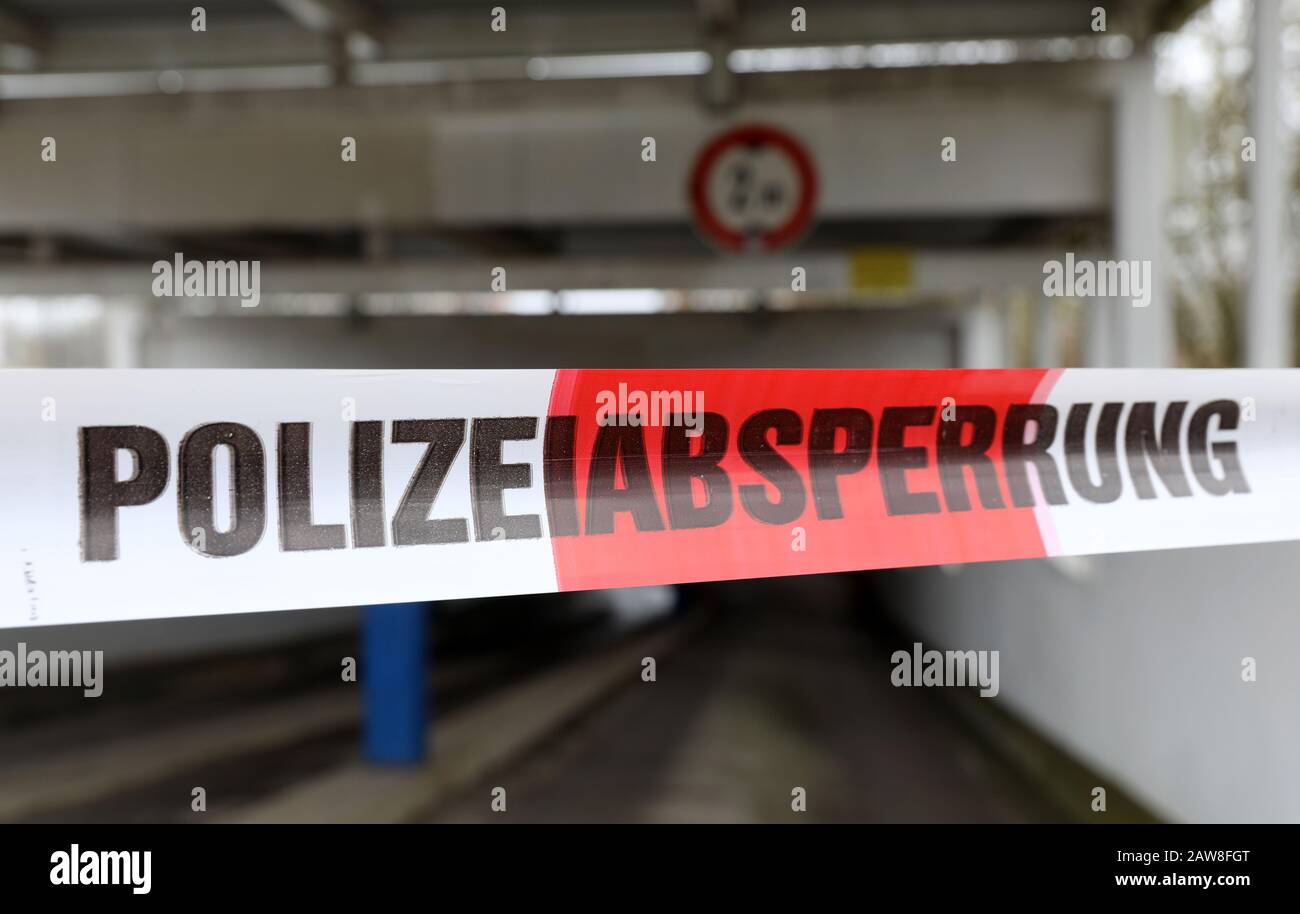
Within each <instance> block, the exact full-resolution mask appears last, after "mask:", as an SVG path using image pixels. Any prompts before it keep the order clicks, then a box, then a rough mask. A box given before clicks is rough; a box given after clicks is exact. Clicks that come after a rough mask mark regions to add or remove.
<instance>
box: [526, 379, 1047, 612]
mask: <svg viewBox="0 0 1300 914" xmlns="http://www.w3.org/2000/svg"><path fill="white" fill-rule="evenodd" d="M1057 376H1058V374H1057V373H1049V372H1046V371H1042V370H1015V371H960V370H951V371H870V370H864V371H842V370H752V371H751V370H747V371H727V370H710V371H695V370H691V371H672V370H646V371H620V370H561V371H559V372H557V374H556V379H555V385H554V388H553V390H552V396H551V406H550V412H551V415H552V416H575V417H577V423H576V428H577V432H576V441H575V445H576V446H575V448H574V453H575V455H576V456H575V460H574V467H573V469H574V479H575V491H576V499H575V500H576V505H577V517H578V519H579V528H580V530H581V532H580V533H579V534H577V535H573V536H557V537H554V538H553V539H552V544H553V548H554V552H555V566H556V575H557V580H558V583H559V587H560V589H561V590H583V589H589V588H603V587H631V586H639V585H644V584H656V583H669V582H687V581H705V580H727V579H736V578H754V577H769V576H775V575H791V574H815V573H821V572H831V571H846V570H857V569H870V568H889V567H902V566H910V565H928V564H946V563H959V562H978V561H991V560H999V559H1012V558H1033V557H1041V556H1043V555H1045V554H1046V551H1045V549H1044V544H1043V538H1042V536H1041V535H1040V533H1039V528H1038V524H1037V522H1036V520H1035V515H1034V509H1033V508H1031V507H1025V508H1018V507H1014V506H1013V505H1012V502H1011V499H1010V497H1009V493H1008V491H1007V487H1006V482H1005V479H1004V477H1003V475H1002V472H1001V458H1002V447H1001V438H1000V435H1001V430H1000V427H999V432H998V436H997V437H996V438H995V440H994V443H993V444H992V446H991V447H990V448H989V449H988V450H987V452H986V453H987V456H988V457H989V458H990V459H991V460H992V461H993V466H994V468H995V469H996V470H997V473H996V479H997V488H998V490H999V491H1000V494H1001V499H1002V502H1003V504H1004V506H1003V507H999V508H994V507H986V506H985V505H984V503H983V501H982V496H983V495H984V494H986V493H984V492H981V491H980V488H979V486H978V485H977V484H976V481H975V477H974V472H973V471H972V470H971V469H970V468H969V467H968V468H965V469H962V470H961V472H960V475H961V479H962V485H963V486H964V490H965V492H966V493H968V500H969V508H968V509H967V510H960V509H958V510H954V509H953V505H952V503H951V502H950V501H949V500H947V499H946V498H945V496H946V494H947V490H945V488H944V487H943V485H942V484H941V479H940V471H939V468H938V466H937V460H936V447H937V445H936V441H937V435H938V430H939V427H940V421H941V418H942V410H943V409H944V406H945V405H950V406H953V407H964V406H971V405H977V406H981V407H989V408H991V409H992V410H993V411H995V412H996V413H997V415H998V416H999V417H1001V416H1004V415H1005V413H1006V409H1007V407H1008V406H1010V405H1011V404H1017V403H1020V404H1024V403H1034V402H1043V400H1045V399H1046V397H1047V395H1048V393H1049V392H1050V389H1051V386H1052V384H1053V382H1054V381H1055V378H1056V377H1057ZM620 385H626V387H625V388H623V389H622V393H626V394H628V396H627V397H623V398H622V400H627V399H629V398H630V396H631V395H632V394H634V393H636V392H642V393H644V394H646V395H647V396H649V397H653V396H654V394H656V393H657V392H663V393H668V394H677V395H678V396H679V397H681V396H684V395H686V394H689V395H690V397H691V400H690V401H686V402H691V403H692V406H694V405H695V403H694V401H695V399H696V398H698V397H700V396H702V398H703V411H704V412H706V413H712V414H717V415H718V416H721V417H722V418H723V419H724V420H725V422H726V450H725V454H724V456H723V457H722V459H721V460H720V462H719V463H718V466H719V467H720V468H721V469H722V470H724V471H725V473H726V482H725V488H727V489H728V490H729V498H730V503H731V510H730V513H729V514H728V515H727V516H726V519H725V520H724V521H722V522H721V523H720V524H718V525H716V526H707V527H701V528H695V529H674V528H673V526H672V524H671V522H670V519H669V511H668V509H667V506H666V502H665V480H664V475H665V470H664V460H663V450H664V440H665V431H666V430H665V428H664V426H663V425H662V424H659V425H643V426H640V427H639V428H638V429H637V430H635V431H630V432H628V433H629V434H632V435H637V434H640V435H641V436H642V438H643V440H644V445H645V451H646V458H647V459H646V463H647V464H648V468H649V475H650V478H651V481H652V483H653V486H652V488H653V492H654V502H655V508H656V509H657V512H658V517H659V518H660V519H661V520H662V525H663V529H660V530H638V529H637V527H636V525H635V524H634V519H633V516H632V514H631V513H630V512H627V511H620V512H617V513H616V514H615V516H614V524H613V528H614V529H613V532H610V533H591V532H589V530H588V520H589V517H588V508H589V504H588V493H589V491H590V489H589V486H590V484H591V475H592V473H591V471H592V466H593V462H592V455H593V453H594V448H595V446H596V440H597V436H598V434H599V433H600V431H601V426H600V424H598V421H597V416H598V411H599V410H600V408H601V406H602V404H606V405H607V404H609V403H610V402H611V399H615V400H618V399H620V393H621V391H620ZM948 398H950V399H948ZM898 407H916V408H920V409H921V410H924V409H926V408H929V409H931V410H933V421H931V422H930V423H928V424H921V425H914V426H912V427H909V428H907V429H906V430H905V432H903V436H902V444H901V447H902V448H920V447H923V448H925V449H926V451H927V457H926V460H925V465H924V466H922V467H918V468H914V469H902V470H895V471H894V472H893V473H892V477H893V479H894V481H895V482H897V480H898V479H899V478H902V479H904V480H905V484H906V487H907V489H908V491H909V492H910V493H922V495H924V493H933V497H934V499H935V500H936V502H937V504H938V505H939V510H938V512H937V513H911V514H900V513H895V514H891V513H890V512H889V510H888V509H887V502H886V497H885V493H884V489H883V480H882V475H881V472H880V471H881V456H882V452H881V450H880V447H879V445H880V441H881V434H882V421H881V420H882V417H883V416H884V413H885V410H886V409H887V408H898ZM772 409H785V410H791V411H793V413H795V414H797V416H798V420H799V422H798V427H799V435H798V443H795V444H789V445H776V444H775V443H774V442H775V432H769V433H768V434H766V436H765V438H766V441H767V443H768V445H769V446H771V447H772V448H773V449H774V450H775V451H776V452H777V453H779V454H780V455H781V456H782V457H784V459H785V461H787V462H788V463H789V464H790V465H791V466H792V467H793V469H794V470H795V471H796V473H797V476H798V479H799V481H800V484H801V485H802V487H803V490H804V495H805V501H804V504H803V508H802V511H801V512H800V513H799V514H798V516H796V517H794V518H793V519H791V520H789V522H782V523H765V522H763V521H761V520H759V519H756V518H755V517H754V516H752V514H751V513H750V512H749V511H747V510H746V507H745V506H744V504H743V503H742V499H741V498H740V496H739V490H740V487H742V486H764V487H765V489H764V491H765V492H766V493H767V494H768V496H769V497H770V499H771V500H773V501H775V500H778V490H777V488H776V486H775V485H774V484H773V483H771V482H770V481H769V479H768V478H767V477H766V476H765V475H764V474H761V473H760V472H758V470H756V469H755V468H754V466H752V465H751V464H750V462H748V461H747V460H746V459H745V457H744V456H742V454H741V452H740V447H739V437H740V431H741V429H742V427H743V426H744V424H745V423H746V421H747V420H749V419H750V418H751V417H753V416H754V415H755V414H757V413H759V412H761V411H764V410H772ZM835 409H853V410H864V411H866V413H867V414H869V416H870V418H871V433H870V438H871V447H870V453H869V457H868V460H867V463H866V465H865V466H864V467H863V468H861V469H860V470H856V471H853V472H849V473H844V474H843V475H839V476H838V477H837V478H836V480H835V485H834V487H833V491H834V492H835V493H837V500H838V509H839V510H838V513H839V514H840V515H841V516H839V517H838V518H834V517H828V516H824V515H826V514H834V513H836V512H835V511H834V510H833V506H832V505H830V504H829V503H823V504H822V506H821V507H822V508H823V509H824V510H822V511H820V512H819V507H818V502H817V500H816V499H815V498H814V495H813V488H814V487H813V483H812V479H813V473H812V469H811V467H810V451H809V436H810V430H811V427H812V424H813V420H814V412H815V411H817V410H822V411H826V410H835ZM916 415H918V414H913V418H915V416H916ZM650 418H652V419H653V418H655V417H653V416H651V417H650ZM660 418H662V417H660ZM823 418H824V417H823ZM615 421H618V420H617V416H615ZM711 421H715V424H716V420H711ZM965 433H966V434H967V436H968V437H969V435H971V434H973V429H971V428H969V427H968V428H967V429H966V430H965ZM847 434H848V433H847V431H839V432H837V433H836V435H835V438H834V445H833V447H834V448H835V449H843V448H844V447H845V443H846V439H847ZM688 440H689V441H690V442H691V444H690V453H691V454H699V453H700V452H701V449H702V447H703V441H704V438H703V437H694V438H690V439H688ZM752 453H753V452H752V450H751V454H752ZM899 453H900V451H899V450H898V448H888V447H887V448H886V450H885V452H884V456H885V458H886V461H887V462H888V461H890V460H891V459H896V458H897V457H898V456H899ZM911 456H912V457H913V458H915V457H916V454H915V453H913V454H912V455H911ZM619 459H620V460H621V459H622V458H621V457H620V458H619ZM609 462H610V461H608V460H607V461H606V463H607V464H608V463H609ZM821 466H822V470H821V471H820V473H819V476H820V478H821V480H822V483H823V486H822V491H823V492H824V493H825V492H826V491H827V487H826V485H825V482H826V479H827V476H828V472H827V471H826V469H825V464H824V463H822V464H821ZM615 476H616V479H617V484H618V485H619V486H621V487H626V485H627V482H628V480H627V477H626V474H625V472H624V470H623V468H622V466H620V467H619V469H618V471H617V472H616V474H615ZM714 479H715V484H716V483H717V480H718V477H717V475H716V474H715V477H714ZM689 485H690V491H691V493H692V498H693V500H694V503H695V504H696V505H697V506H698V505H704V504H707V503H709V502H710V500H711V499H712V498H714V497H719V498H720V497H722V495H721V494H720V493H719V492H717V491H716V490H715V491H714V492H713V493H710V492H709V491H708V490H707V489H706V487H705V485H704V484H703V483H702V482H701V481H700V480H698V479H697V480H689ZM952 485H953V481H952V479H951V478H950V479H949V486H950V487H951V486H952ZM677 491H678V492H679V495H680V492H681V491H682V488H681V484H680V481H679V483H678V487H677ZM756 492H757V490H754V489H750V490H749V493H750V498H751V499H753V498H754V497H755V495H756ZM788 504H790V505H793V504H797V500H794V501H791V502H789V503H788ZM819 513H820V514H822V515H823V516H819ZM646 516H648V515H646Z"/></svg>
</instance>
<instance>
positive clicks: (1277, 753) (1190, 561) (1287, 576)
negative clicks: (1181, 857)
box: [883, 543, 1300, 822]
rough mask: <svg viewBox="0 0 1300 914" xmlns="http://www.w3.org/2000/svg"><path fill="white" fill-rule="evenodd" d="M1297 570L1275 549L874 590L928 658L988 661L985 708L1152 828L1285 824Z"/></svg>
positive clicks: (1298, 750) (900, 576)
mask: <svg viewBox="0 0 1300 914" xmlns="http://www.w3.org/2000/svg"><path fill="white" fill-rule="evenodd" d="M1297 568H1300V544H1297V543H1281V544H1270V545H1254V546H1232V547H1220V548H1213V549H1192V550H1184V551H1169V552H1149V553H1138V554H1129V555H1115V556H1098V557H1090V558H1084V559H1071V560H1059V559H1047V560H1042V561H1030V562H1001V563H989V564H983V565H968V566H963V567H961V568H954V569H945V570H940V569H914V570H904V571H891V572H884V573H883V574H884V575H885V582H886V587H887V592H888V593H889V594H890V597H891V605H892V607H893V609H894V611H895V612H896V614H897V615H898V617H899V619H900V621H901V622H902V623H903V625H904V626H906V627H909V628H910V629H911V630H912V631H915V632H917V633H918V635H919V636H920V640H921V641H922V642H923V643H925V644H926V645H927V647H929V646H933V647H936V648H941V649H943V648H952V649H962V650H967V649H974V650H981V649H996V650H999V651H1001V655H1000V658H999V659H1000V663H1001V669H1000V675H1001V685H1002V688H1001V693H1000V695H999V696H998V698H997V699H995V700H997V701H999V702H1004V703H1005V705H1006V706H1007V707H1008V708H1009V709H1010V710H1012V711H1014V712H1015V713H1016V714H1018V715H1020V716H1021V717H1022V718H1023V719H1025V720H1027V721H1029V722H1030V723H1032V724H1034V725H1035V726H1037V727H1039V728H1041V730H1042V732H1044V733H1045V734H1047V735H1048V736H1049V737H1050V738H1052V739H1054V740H1055V741H1056V742H1057V743H1058V744H1059V745H1061V746H1063V747H1065V748H1066V749H1067V750H1069V751H1070V752H1072V753H1073V754H1075V755H1076V756H1077V757H1078V758H1080V759H1082V760H1084V761H1085V762H1087V763H1088V764H1090V765H1092V766H1093V767H1094V768H1095V769H1097V770H1099V771H1100V772H1102V773H1103V774H1104V775H1107V776H1110V777H1113V778H1115V779H1116V780H1117V781H1118V782H1119V783H1122V784H1123V785H1124V786H1125V787H1127V788H1129V789H1130V790H1131V791H1132V792H1133V793H1134V794H1135V795H1136V796H1138V797H1139V798H1140V799H1141V800H1143V801H1145V802H1146V803H1147V804H1148V805H1149V807H1150V808H1151V809H1152V810H1153V811H1155V812H1156V813H1158V814H1161V815H1164V816H1167V817H1169V818H1172V819H1174V820H1185V821H1211V822H1221V821H1229V822H1274V821H1289V822H1294V821H1296V820H1300V779H1298V778H1297V777H1296V772H1297V771H1298V770H1300V727H1297V721H1300V665H1297V664H1296V662H1295V652H1296V645H1297V644H1300V613H1297V612H1296V598H1295V594H1296V592H1297V583H1300V582H1298V580H1297V579H1298V578H1300V573H1297V570H1296V569H1297ZM902 646H904V645H900V647H902ZM1244 657H1254V658H1255V660H1256V662H1257V664H1258V681H1256V682H1253V683H1247V682H1243V681H1242V679H1241V671H1242V667H1241V662H1242V658H1244ZM1106 783H1108V782H1107V781H1103V783H1102V785H1101V786H1105V784H1106ZM1089 799H1090V798H1089V797H1087V796H1081V797H1079V799H1078V802H1079V803H1080V804H1081V806H1082V804H1086V803H1088V802H1089ZM1083 808H1085V809H1086V808H1087V807H1086V806H1083Z"/></svg>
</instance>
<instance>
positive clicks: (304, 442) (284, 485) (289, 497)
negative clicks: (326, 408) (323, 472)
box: [277, 422, 348, 552]
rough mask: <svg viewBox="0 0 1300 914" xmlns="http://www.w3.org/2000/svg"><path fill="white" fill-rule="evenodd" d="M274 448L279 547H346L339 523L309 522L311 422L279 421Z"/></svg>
mask: <svg viewBox="0 0 1300 914" xmlns="http://www.w3.org/2000/svg"><path fill="white" fill-rule="evenodd" d="M277 452H278V459H277V463H278V465H279V477H278V478H279V483H280V485H279V493H278V494H279V499H280V548H281V549H282V550H284V551H285V552H307V551H311V550H315V549H344V548H346V547H347V544H348V542H347V533H346V532H345V530H344V528H343V525H342V524H317V523H313V522H312V507H311V501H312V498H311V423H310V422H281V423H280V440H279V445H278V447H277Z"/></svg>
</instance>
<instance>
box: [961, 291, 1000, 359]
mask: <svg viewBox="0 0 1300 914" xmlns="http://www.w3.org/2000/svg"><path fill="white" fill-rule="evenodd" d="M957 335H958V339H957V365H958V367H959V368H1006V367H1007V352H1006V322H1005V315H1004V314H1003V308H1002V302H1001V301H999V300H995V299H994V298H993V293H990V292H983V293H981V294H980V297H979V300H978V301H976V302H975V303H974V304H972V305H970V306H968V307H967V308H966V310H965V311H963V312H962V314H961V321H960V326H959V327H958V330H957Z"/></svg>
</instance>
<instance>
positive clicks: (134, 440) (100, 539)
mask: <svg viewBox="0 0 1300 914" xmlns="http://www.w3.org/2000/svg"><path fill="white" fill-rule="evenodd" d="M78 440H79V443H80V445H81V454H80V461H79V463H80V471H81V479H80V483H81V486H80V488H81V559H82V561H85V562H108V561H112V560H113V559H116V558H117V509H118V508H133V507H138V506H140V505H147V504H149V502H151V501H153V500H154V499H155V498H157V497H158V496H159V495H161V494H162V492H163V489H165V488H166V487H167V477H168V473H169V467H170V463H171V458H170V457H169V455H168V451H167V442H166V441H165V440H163V436H162V435H160V434H158V433H157V432H156V431H154V430H153V429H151V428H147V427H146V426H143V425H91V426H86V427H84V428H82V429H81V430H80V433H79V435H78ZM118 451H129V452H130V454H131V457H132V460H133V461H134V463H135V470H134V472H133V473H132V474H131V476H130V477H129V478H127V479H123V480H118V478H117V452H118Z"/></svg>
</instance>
